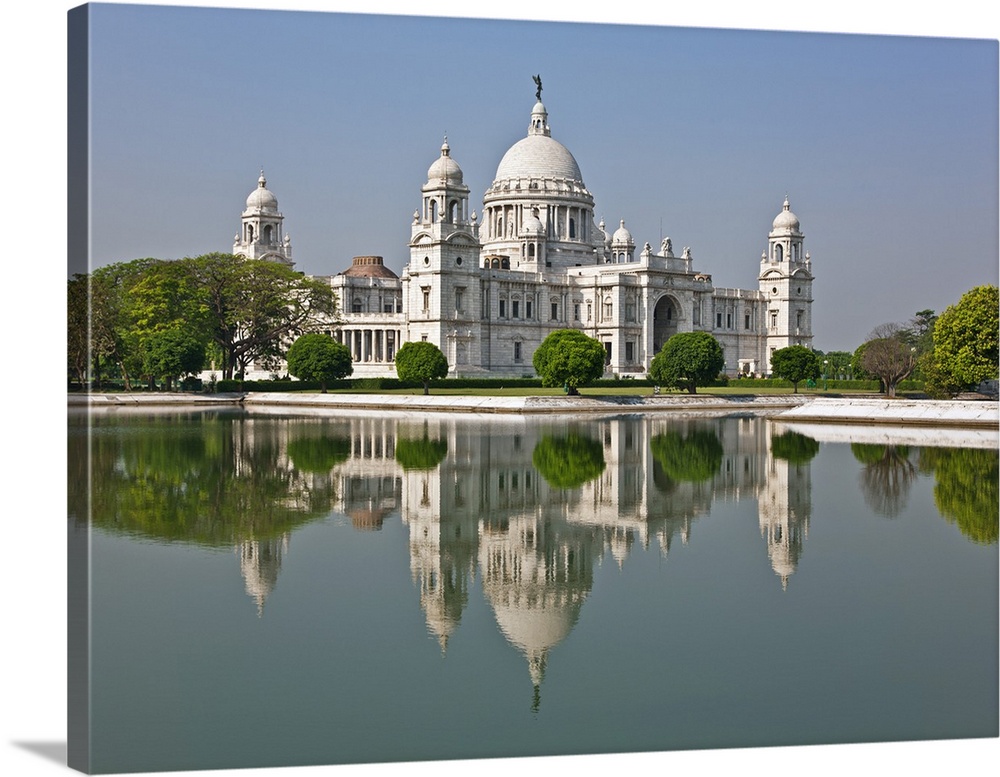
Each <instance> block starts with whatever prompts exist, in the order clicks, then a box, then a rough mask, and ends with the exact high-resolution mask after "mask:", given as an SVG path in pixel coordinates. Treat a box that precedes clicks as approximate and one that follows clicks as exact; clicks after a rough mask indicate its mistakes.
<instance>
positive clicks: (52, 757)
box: [11, 742, 67, 766]
mask: <svg viewBox="0 0 1000 777" xmlns="http://www.w3.org/2000/svg"><path fill="white" fill-rule="evenodd" d="M11 744H12V745H16V746H17V747H20V748H21V749H23V750H27V751H29V752H31V753H34V754H35V755H38V756H41V757H42V758H45V759H47V760H49V761H54V762H55V763H57V764H59V765H60V766H65V765H66V750H67V746H66V743H65V742H11Z"/></svg>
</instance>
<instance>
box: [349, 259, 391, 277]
mask: <svg viewBox="0 0 1000 777" xmlns="http://www.w3.org/2000/svg"><path fill="white" fill-rule="evenodd" d="M342 275H346V276H348V277H350V278H398V277H399V276H398V275H396V273H394V272H393V271H392V270H390V269H389V268H388V267H386V266H385V265H384V264H383V263H382V257H381V256H355V257H354V259H352V260H351V266H350V267H348V268H347V269H346V270H344V272H343V273H342Z"/></svg>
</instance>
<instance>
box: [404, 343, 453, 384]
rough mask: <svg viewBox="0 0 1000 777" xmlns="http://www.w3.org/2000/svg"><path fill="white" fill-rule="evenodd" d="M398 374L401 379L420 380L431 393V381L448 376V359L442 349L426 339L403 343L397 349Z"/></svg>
mask: <svg viewBox="0 0 1000 777" xmlns="http://www.w3.org/2000/svg"><path fill="white" fill-rule="evenodd" d="M396 374H397V375H398V376H399V379H400V380H415V381H419V382H420V383H422V384H423V386H424V394H425V395H426V394H430V386H431V381H432V380H435V379H437V378H446V377H448V360H447V359H445V358H444V354H443V353H441V349H440V348H438V347H437V346H436V345H434V343H429V342H427V341H425V340H420V341H415V342H408V343H403V347H402V348H400V349H399V350H398V351H396Z"/></svg>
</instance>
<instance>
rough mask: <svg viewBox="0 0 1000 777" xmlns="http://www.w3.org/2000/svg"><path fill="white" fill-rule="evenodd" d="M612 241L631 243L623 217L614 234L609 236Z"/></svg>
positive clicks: (630, 235)
mask: <svg viewBox="0 0 1000 777" xmlns="http://www.w3.org/2000/svg"><path fill="white" fill-rule="evenodd" d="M611 242H612V243H631V242H632V233H631V232H629V231H628V230H627V229H626V228H625V219H622V220H621V222H620V226H619V227H618V229H616V230H615V234H613V235H612V236H611Z"/></svg>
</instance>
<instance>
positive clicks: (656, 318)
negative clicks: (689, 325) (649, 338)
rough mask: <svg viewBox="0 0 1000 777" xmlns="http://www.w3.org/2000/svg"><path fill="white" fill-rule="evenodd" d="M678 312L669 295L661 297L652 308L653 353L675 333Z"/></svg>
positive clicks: (656, 352) (657, 351)
mask: <svg viewBox="0 0 1000 777" xmlns="http://www.w3.org/2000/svg"><path fill="white" fill-rule="evenodd" d="M679 312H680V311H679V310H678V307H677V303H675V302H674V301H673V300H672V299H670V297H661V298H660V299H659V301H658V302H657V303H656V307H654V308H653V354H654V355H655V354H658V353H659V352H660V349H662V348H663V346H664V344H665V343H666V342H667V340H669V339H670V338H671V337H672V336H673V335H675V334H677V319H678V317H679Z"/></svg>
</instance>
